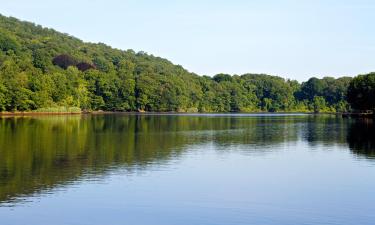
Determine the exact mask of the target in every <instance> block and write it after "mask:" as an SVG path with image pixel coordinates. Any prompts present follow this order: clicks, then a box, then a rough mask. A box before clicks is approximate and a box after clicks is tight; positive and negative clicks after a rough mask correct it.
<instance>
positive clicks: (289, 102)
mask: <svg viewBox="0 0 375 225" xmlns="http://www.w3.org/2000/svg"><path fill="white" fill-rule="evenodd" d="M350 81H351V78H346V77H344V78H339V79H334V78H330V77H325V78H323V79H317V78H311V79H310V80H309V81H307V82H305V83H302V84H300V83H298V82H297V81H291V80H285V79H283V78H281V77H277V76H269V75H265V74H244V75H241V76H238V75H234V76H231V75H228V74H218V75H216V76H214V77H212V78H211V77H207V76H198V75H196V74H193V73H190V72H188V71H187V70H185V69H184V68H182V67H181V66H179V65H174V64H172V63H171V62H169V61H168V60H166V59H162V58H160V57H155V56H153V55H149V54H146V53H145V52H138V53H136V52H134V51H133V50H127V51H121V50H118V49H113V48H111V47H109V46H107V45H105V44H101V43H99V44H91V43H84V42H82V41H81V40H79V39H76V38H74V37H71V36H69V35H66V34H62V33H59V32H56V31H54V30H52V29H46V28H42V27H41V26H36V25H34V24H32V23H28V22H22V21H19V20H17V19H15V18H8V17H4V16H1V15H0V111H33V110H41V111H46V110H51V111H56V109H59V110H61V111H64V110H66V109H69V108H72V107H73V108H75V109H77V108H80V109H81V110H85V111H91V110H107V111H159V112H168V111H176V112H259V111H266V112H286V111H296V112H297V111H299V112H309V111H310V112H313V111H314V112H327V111H330V112H331V111H340V112H341V111H347V110H348V109H349V106H348V103H347V101H346V91H347V88H348V86H349V83H350ZM365 82H367V81H365ZM353 85H354V86H353V88H352V89H353V90H354V89H355V88H357V87H359V84H353ZM366 93H367V94H369V93H368V92H366ZM357 97H358V95H357ZM361 98H364V97H361ZM372 99H374V98H373V97H372ZM361 101H362V100H360V101H359V102H361ZM364 101H370V100H364ZM366 104H367V105H366V107H368V105H369V103H366ZM59 110H57V111H59Z"/></svg>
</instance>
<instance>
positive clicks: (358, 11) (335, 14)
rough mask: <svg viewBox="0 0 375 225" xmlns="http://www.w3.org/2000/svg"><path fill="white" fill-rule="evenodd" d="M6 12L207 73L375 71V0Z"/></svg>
mask: <svg viewBox="0 0 375 225" xmlns="http://www.w3.org/2000/svg"><path fill="white" fill-rule="evenodd" d="M0 3H1V9H0V13H1V14H3V15H7V16H14V17H17V18H20V19H23V20H28V21H32V22H35V23H37V24H41V25H43V26H47V27H52V28H54V29H56V30H58V31H61V32H65V33H69V34H71V35H73V36H76V37H78V38H80V39H82V40H84V41H90V42H103V43H106V44H109V45H111V46H113V47H116V48H120V49H134V50H135V51H146V52H148V53H151V54H154V55H157V56H161V57H164V58H167V59H169V60H171V61H172V62H174V63H176V64H180V65H182V66H184V67H185V68H186V69H188V70H189V71H192V72H196V73H198V74H201V75H204V74H205V75H214V74H217V73H230V74H243V73H247V72H251V73H268V74H273V75H279V76H282V77H284V78H291V79H297V80H300V81H304V80H306V79H308V78H309V77H311V76H316V77H323V76H335V77H338V76H344V75H348V76H354V75H357V74H360V73H367V72H370V71H375V29H374V23H375V13H374V12H375V1H369V0H368V1H366V0H357V1H355V0H311V1H303V0H299V1H297V0H295V1H292V0H284V1H281V0H254V1H251V0H248V1H244V0H231V1H229V0H227V1H223V0H216V1H213V0H189V1H188V0H186V1H178V0H175V1H168V0H158V1H150V0H149V1H146V0H105V1H100V0H64V1H62V0H59V1H51V0H48V1H47V0H33V1H30V0H11V1H10V0H0Z"/></svg>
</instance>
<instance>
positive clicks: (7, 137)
mask: <svg viewBox="0 0 375 225" xmlns="http://www.w3.org/2000/svg"><path fill="white" fill-rule="evenodd" d="M371 125H372V124H371ZM357 126H359V127H357ZM361 126H362V125H358V124H357V125H353V124H351V123H350V122H348V121H347V120H343V119H339V118H336V117H310V116H306V117H304V116H302V117H225V116H223V117H210V116H139V115H131V116H130V115H107V116H61V117H60V116H54V117H36V118H8V119H0V202H1V201H11V200H12V199H13V198H15V197H17V196H20V195H28V194H32V193H35V192H38V191H41V190H45V189H48V188H52V187H55V186H58V185H62V184H67V183H69V182H71V181H74V180H77V179H79V178H81V177H82V176H84V175H87V174H93V175H94V174H103V173H104V172H105V171H107V170H109V169H115V168H118V167H120V166H121V167H123V168H126V169H128V170H129V171H132V169H134V168H140V169H142V168H147V166H148V165H150V164H162V163H163V162H165V161H166V160H168V159H171V158H174V157H179V155H180V153H181V152H182V151H185V150H187V149H189V146H191V145H200V144H205V143H208V142H212V143H213V144H214V145H215V146H217V147H222V148H226V149H230V146H231V145H249V146H257V148H256V151H262V150H266V149H267V147H269V146H271V145H277V144H281V143H284V142H295V141H297V140H298V139H299V138H302V139H303V140H307V141H308V142H310V143H312V144H314V143H317V142H322V143H323V144H336V143H341V144H345V143H346V141H347V140H348V141H349V144H350V147H351V148H352V149H353V151H354V152H358V153H361V154H363V153H364V154H367V152H369V153H371V151H365V152H363V151H361V150H360V149H361V143H366V146H367V147H369V146H374V144H373V141H372V140H371V141H370V140H369V139H368V138H369V136H366V137H367V139H366V137H365V138H362V139H359V138H350V137H349V138H347V134H349V135H352V136H355V135H356V134H358V132H354V133H353V132H351V130H352V129H359V130H361V129H360V128H361ZM348 128H350V131H349V132H348ZM366 129H369V130H368V131H374V130H373V128H370V126H369V125H368V126H367V128H366ZM371 129H372V130H371ZM373 133H374V132H372V134H373ZM370 134H371V132H370ZM300 136H302V137H300ZM361 137H364V136H361ZM358 142H359V143H358ZM362 147H365V146H362ZM246 149H249V150H255V149H254V148H250V147H249V148H246ZM372 149H373V148H372Z"/></svg>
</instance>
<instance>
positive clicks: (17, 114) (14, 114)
mask: <svg viewBox="0 0 375 225" xmlns="http://www.w3.org/2000/svg"><path fill="white" fill-rule="evenodd" d="M110 114H124V115H199V114H202V115H203V114H249V115H251V114H268V115H276V114H280V115H283V114H306V115H336V116H343V117H344V115H348V114H350V113H347V112H346V113H333V112H320V113H314V112H296V111H291V112H137V111H134V112H115V111H92V112H85V111H82V112H0V118H1V117H23V116H60V115H66V116H69V115H110Z"/></svg>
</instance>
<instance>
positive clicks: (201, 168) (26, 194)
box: [0, 114, 375, 225]
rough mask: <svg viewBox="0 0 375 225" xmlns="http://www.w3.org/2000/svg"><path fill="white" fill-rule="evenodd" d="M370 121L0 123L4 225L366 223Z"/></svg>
mask: <svg viewBox="0 0 375 225" xmlns="http://www.w3.org/2000/svg"><path fill="white" fill-rule="evenodd" d="M374 212H375V126H374V124H373V121H372V120H354V119H343V118H341V117H336V116H329V115H319V116H314V115H304V114H264V115H263V114H181V115H176V114H152V115H149V114H145V115H138V114H134V115H131V114H130V115H129V114H112V115H78V116H40V117H23V118H21V117H19V118H0V224H1V225H107V224H108V225H123V224H129V225H149V224H153V225H154V224H156V225H158V224H160V225H180V224H181V225H228V224H236V225H238V224H246V225H249V224H262V225H263V224H269V225H284V224H285V225H286V224H293V225H294V224H298V225H303V224H314V225H315V224H337V225H343V224H345V225H351V224H352V225H361V224H368V225H373V224H375V214H374Z"/></svg>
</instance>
